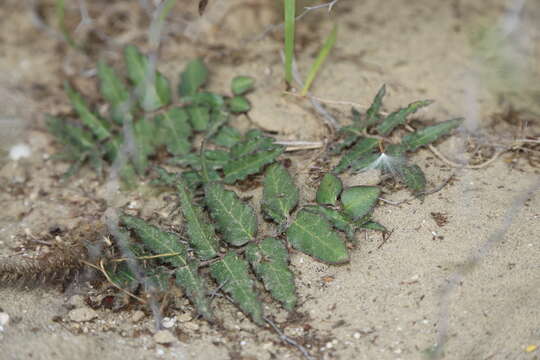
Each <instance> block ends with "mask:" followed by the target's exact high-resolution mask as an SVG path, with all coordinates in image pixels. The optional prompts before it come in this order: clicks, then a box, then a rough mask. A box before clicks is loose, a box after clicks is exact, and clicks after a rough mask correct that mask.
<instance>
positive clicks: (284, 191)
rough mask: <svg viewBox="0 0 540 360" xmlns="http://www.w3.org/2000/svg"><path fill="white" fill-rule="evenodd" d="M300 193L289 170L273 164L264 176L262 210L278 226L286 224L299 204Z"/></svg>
mask: <svg viewBox="0 0 540 360" xmlns="http://www.w3.org/2000/svg"><path fill="white" fill-rule="evenodd" d="M298 199H299V192H298V188H297V187H296V185H295V184H294V179H293V178H292V177H291V175H290V174H289V172H288V171H287V169H285V168H284V167H283V165H281V164H272V165H270V166H269V167H268V169H266V173H265V175H264V188H263V199H262V209H263V211H264V212H265V213H266V214H267V215H268V216H270V217H271V218H272V219H274V221H275V222H277V223H278V224H282V223H283V222H285V221H286V220H287V219H288V217H289V214H290V212H291V211H292V210H293V209H294V208H295V207H296V205H297V204H298Z"/></svg>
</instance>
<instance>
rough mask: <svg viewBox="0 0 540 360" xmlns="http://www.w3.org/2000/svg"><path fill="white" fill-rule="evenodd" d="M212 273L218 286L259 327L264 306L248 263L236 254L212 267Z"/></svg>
mask: <svg viewBox="0 0 540 360" xmlns="http://www.w3.org/2000/svg"><path fill="white" fill-rule="evenodd" d="M210 273H211V274H212V277H213V278H214V279H216V281H217V283H218V285H219V286H220V287H222V289H223V290H224V291H225V292H227V293H228V294H230V295H231V297H232V299H233V300H234V301H235V303H236V304H237V305H238V306H239V307H240V309H241V310H242V311H243V312H244V313H245V314H247V315H249V316H250V317H251V319H253V321H254V322H255V323H257V324H259V325H262V324H263V323H264V322H263V310H262V304H261V302H260V301H259V299H258V298H257V293H256V292H255V290H254V289H253V281H252V280H251V277H250V275H249V272H248V267H247V263H246V261H245V260H242V259H240V258H239V257H238V256H236V254H234V253H232V252H231V253H228V254H227V255H226V256H225V257H224V258H223V259H221V260H219V261H217V262H215V263H213V264H212V265H210Z"/></svg>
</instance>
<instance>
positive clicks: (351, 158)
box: [332, 85, 463, 196]
mask: <svg viewBox="0 0 540 360" xmlns="http://www.w3.org/2000/svg"><path fill="white" fill-rule="evenodd" d="M385 94H386V87H385V86H384V85H383V86H382V87H381V89H380V90H379V91H378V93H377V95H376V96H375V98H374V100H373V103H372V104H371V106H370V107H369V109H368V110H367V111H366V113H365V114H360V113H359V112H358V111H357V110H356V109H354V108H353V109H352V115H353V123H352V125H349V126H344V127H342V128H341V129H340V130H339V132H340V133H341V135H342V138H343V139H342V140H341V141H340V142H338V143H336V144H335V145H334V146H333V150H332V152H333V153H334V154H340V155H341V159H340V160H339V162H338V164H337V165H336V166H335V167H334V169H333V170H332V172H333V173H334V174H340V173H343V172H345V171H347V170H349V171H352V172H353V173H359V172H362V171H365V170H368V169H379V170H381V171H382V173H383V174H388V175H390V176H392V177H393V178H395V179H398V180H401V181H403V182H404V184H405V185H406V186H407V187H408V188H409V189H410V190H412V192H413V193H414V194H415V195H417V196H421V195H423V193H424V192H425V187H426V179H425V175H424V172H423V171H422V169H420V167H419V166H417V165H414V164H410V162H409V160H408V158H407V156H408V154H410V153H411V152H414V151H416V150H418V149H419V148H420V147H422V146H426V145H428V144H431V143H433V142H435V141H437V140H438V139H439V138H440V137H442V136H444V135H447V134H449V133H450V132H451V131H452V130H454V129H456V128H457V127H459V126H460V125H461V123H462V122H463V119H462V118H457V119H451V120H447V121H444V122H442V123H439V124H436V125H432V126H427V127H425V128H423V129H419V130H415V131H413V132H412V133H409V134H407V135H404V136H403V137H401V139H400V140H399V141H396V140H394V139H395V137H394V139H393V138H392V137H391V135H393V134H394V132H397V131H396V130H398V128H400V127H403V126H405V127H408V125H407V118H408V117H409V116H410V115H412V114H414V113H415V112H416V111H418V110H419V109H421V108H423V107H425V106H428V105H429V104H431V103H432V101H430V100H422V101H415V102H413V103H411V104H409V105H408V106H407V107H404V108H401V109H398V110H396V111H394V112H392V113H390V114H388V115H382V114H381V106H382V101H383V98H384V96H385ZM409 128H410V127H409Z"/></svg>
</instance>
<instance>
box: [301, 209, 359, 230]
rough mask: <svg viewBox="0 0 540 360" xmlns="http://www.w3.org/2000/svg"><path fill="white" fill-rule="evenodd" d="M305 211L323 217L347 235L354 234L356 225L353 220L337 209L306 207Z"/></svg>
mask: <svg viewBox="0 0 540 360" xmlns="http://www.w3.org/2000/svg"><path fill="white" fill-rule="evenodd" d="M304 209H306V210H308V211H311V212H315V213H319V214H321V215H323V216H324V218H325V219H326V220H328V221H329V222H330V224H332V226H333V227H335V228H336V229H338V230H341V231H344V232H346V233H347V234H349V233H351V232H354V223H353V222H352V221H351V219H349V218H348V217H347V216H345V215H344V214H343V213H342V212H340V211H338V210H336V209H332V208H328V207H325V206H321V205H311V206H306V207H305V208H304Z"/></svg>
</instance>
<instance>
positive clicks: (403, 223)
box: [0, 0, 540, 360]
mask: <svg viewBox="0 0 540 360" xmlns="http://www.w3.org/2000/svg"><path fill="white" fill-rule="evenodd" d="M20 3H21V2H20V1H14V0H4V2H3V4H2V5H1V6H0V17H1V18H2V19H3V21H2V24H0V29H1V31H0V34H1V35H0V44H1V47H0V69H2V73H4V75H3V76H5V78H4V79H3V82H4V83H3V84H2V85H3V87H4V88H7V89H8V91H9V92H10V93H15V91H19V92H20V93H21V94H23V95H24V96H25V97H26V98H27V99H29V100H28V103H27V105H26V106H28V107H29V106H30V104H31V105H32V109H33V111H31V112H30V114H25V115H24V118H25V119H26V121H27V122H28V126H29V130H27V131H26V132H24V134H23V135H22V136H21V137H20V140H21V141H25V142H26V143H27V144H29V145H30V147H31V149H32V156H31V157H30V158H29V159H26V160H23V161H19V162H14V161H10V160H8V159H6V158H4V159H3V160H2V162H1V165H2V168H1V169H0V177H1V180H0V203H1V204H2V211H1V212H0V261H2V258H3V257H4V258H5V257H7V256H14V253H17V252H19V253H21V252H24V249H14V248H15V247H16V246H17V245H18V244H20V239H22V238H28V237H29V236H31V235H33V236H35V238H37V239H39V237H40V235H41V234H44V233H46V232H48V231H49V229H50V227H51V226H60V227H62V228H64V229H72V228H74V227H77V226H79V225H80V224H81V223H84V222H86V221H87V220H88V219H89V217H92V216H94V217H96V218H97V217H99V216H100V214H101V213H102V211H103V210H104V201H102V199H100V197H101V196H102V194H103V193H104V190H103V188H102V185H100V183H99V182H98V181H97V178H96V176H95V174H92V172H91V171H89V170H84V171H82V172H81V173H79V174H78V175H77V176H76V177H75V178H73V179H72V181H70V182H69V183H68V184H66V185H61V184H59V183H58V178H59V175H61V174H62V173H63V172H64V171H65V169H66V164H62V163H58V162H55V161H53V160H52V159H51V158H50V156H51V155H52V154H53V153H54V151H55V148H54V146H53V145H52V139H51V137H50V136H49V135H48V134H47V133H46V132H44V130H43V113H44V112H54V111H56V112H59V111H61V110H62V109H66V108H67V102H66V99H65V97H64V95H63V94H62V91H61V84H62V81H63V79H65V74H66V73H68V75H70V76H72V79H73V80H74V81H77V82H78V83H77V84H78V85H79V86H80V87H81V88H83V89H85V88H86V89H89V92H92V91H93V85H92V84H93V81H94V80H93V79H84V78H82V80H81V76H74V75H77V74H79V73H80V72H81V70H82V69H89V68H91V67H92V66H93V61H94V59H85V58H84V57H81V56H76V55H74V54H72V52H67V54H68V55H66V48H65V46H64V45H61V42H59V41H57V40H55V39H54V38H52V37H48V36H47V35H45V34H44V33H43V32H42V31H41V32H40V31H38V30H36V29H35V27H34V26H33V25H32V23H31V18H30V16H29V13H28V12H27V11H26V8H25V6H23V5H21V4H20ZM117 3H119V4H120V3H124V2H122V1H118V2H117ZM403 4H404V2H402V1H397V0H393V1H385V2H379V1H376V0H366V1H362V2H358V4H357V2H355V1H346V0H342V1H341V2H339V3H338V4H337V5H336V6H335V7H334V10H333V13H332V14H331V15H330V17H328V16H327V14H326V13H325V11H324V10H323V11H320V12H318V13H314V14H310V16H308V17H306V18H305V19H304V20H303V21H302V22H301V23H300V25H299V37H300V39H301V41H300V42H301V45H300V46H299V49H298V51H297V57H298V61H299V66H300V70H301V71H302V72H304V73H305V72H306V70H307V68H308V66H309V64H310V63H311V61H312V59H313V56H314V54H315V52H316V49H317V47H318V46H319V44H320V43H321V42H322V39H323V38H324V35H325V34H326V33H327V32H328V30H329V29H330V28H331V26H332V21H337V22H338V23H339V24H340V33H339V38H338V43H337V46H336V48H335V50H334V51H333V52H332V55H331V58H330V60H329V61H330V64H329V65H327V66H326V67H325V68H324V71H323V72H322V73H321V75H320V77H319V78H318V79H317V80H316V82H315V85H314V88H313V93H314V94H316V95H317V96H319V97H321V98H325V99H332V100H342V101H354V102H358V103H361V104H365V105H369V101H370V99H371V98H372V96H373V95H374V93H375V92H376V91H377V89H378V88H379V86H380V85H381V84H382V83H386V84H387V85H388V88H389V94H388V95H387V100H386V102H385V109H387V110H388V109H390V110H391V109H394V108H395V107H396V106H402V105H405V104H407V103H409V102H411V101H413V100H417V99H420V98H426V97H427V98H431V99H434V100H436V104H435V105H433V106H431V107H429V108H428V110H426V111H423V112H422V113H421V114H420V116H419V117H420V118H421V119H426V120H431V119H437V120H439V121H440V120H446V119H448V118H450V117H457V116H461V115H467V117H468V126H469V128H470V129H476V132H477V133H483V132H486V133H489V134H491V136H494V135H496V136H498V139H499V140H497V141H501V143H503V142H506V143H508V142H509V141H511V139H512V136H513V135H514V134H513V133H511V131H514V130H515V129H512V128H510V127H502V129H503V130H500V131H505V132H504V133H503V132H500V131H499V132H498V133H497V132H495V134H494V130H495V131H498V127H496V126H495V125H494V124H493V123H492V122H491V120H490V119H491V118H492V115H493V114H494V113H499V112H501V111H503V110H504V108H503V107H502V106H501V104H500V102H499V95H500V93H501V87H500V85H497V84H496V83H495V84H493V83H489V86H487V85H486V84H487V82H485V81H484V80H485V79H486V77H487V78H491V77H493V74H490V73H489V72H481V73H482V74H483V75H480V76H479V77H478V78H477V79H478V81H473V82H472V83H471V81H469V80H467V79H470V76H467V75H468V74H469V75H470V73H471V72H472V71H474V69H476V68H477V67H478V65H477V64H476V63H475V62H474V61H473V55H474V52H473V51H472V50H471V47H470V46H469V41H468V38H469V34H470V33H471V31H472V30H471V29H474V28H475V26H479V24H481V23H483V22H485V21H487V20H490V19H491V20H492V21H493V20H496V19H499V18H500V16H501V15H502V14H503V12H504V10H505V7H504V6H503V5H504V2H503V1H491V2H489V4H487V2H486V4H484V3H482V4H481V3H480V2H477V1H458V0H456V1H433V0H421V1H415V2H409V3H408V5H407V7H405V6H404V5H403ZM119 6H120V5H119ZM132 6H135V5H132ZM212 6H215V7H216V8H217V7H219V6H222V7H223V9H224V10H223V11H224V12H223V11H222V10H220V11H221V12H220V11H217V10H216V8H214V9H212ZM525 6H526V11H525V12H524V17H523V24H524V25H525V26H526V29H525V30H524V32H523V33H524V34H526V35H527V36H528V38H529V41H530V43H532V44H535V45H536V48H534V47H532V48H529V49H527V48H525V49H524V50H523V49H522V50H523V51H522V52H520V54H521V55H522V56H523V58H525V59H536V62H535V63H534V64H533V66H532V67H531V69H529V70H527V71H529V73H527V78H530V79H535V80H536V83H537V84H538V83H540V82H538V80H540V77H539V73H538V71H539V70H540V66H539V65H540V64H539V62H538V58H539V57H538V54H539V53H540V48H539V47H538V44H540V30H539V28H538V25H537V24H535V22H534V21H535V19H538V16H539V15H540V6H538V4H537V3H536V2H535V1H533V0H530V1H528V2H527V4H526V5H525ZM193 7H194V6H193V4H192V5H190V8H189V10H193V9H192V8H193ZM216 14H218V15H219V14H221V16H217V15H216ZM208 16H209V18H210V19H212V21H213V22H215V24H214V25H212V24H210V25H209V24H204V23H201V24H198V25H197V27H195V26H194V25H193V23H191V24H192V26H191V28H190V29H191V30H190V31H191V32H190V35H191V36H192V37H193V39H194V40H193V41H195V42H192V41H189V40H187V39H186V38H182V37H178V36H176V37H172V38H169V39H167V40H165V41H164V44H163V46H164V49H163V52H162V55H161V64H162V65H163V71H164V72H166V73H167V74H169V75H171V78H176V77H177V74H178V72H179V70H180V69H181V68H182V67H183V65H184V64H185V63H186V62H187V61H188V60H189V59H191V58H193V57H195V56H204V57H206V59H207V60H208V62H209V64H210V66H211V69H212V71H213V77H212V82H211V84H210V88H211V89H212V90H216V91H226V89H227V84H228V83H229V81H230V79H231V78H232V77H233V76H234V75H239V74H246V75H251V76H254V77H255V78H256V79H257V83H258V88H257V91H256V92H255V93H253V94H252V95H250V100H251V101H252V103H253V111H252V112H251V117H252V119H253V121H254V123H255V124H257V125H258V126H261V127H263V128H265V129H271V130H275V131H278V132H279V134H278V137H279V138H281V139H289V140H291V139H299V140H324V139H325V136H327V130H326V128H325V127H324V126H323V125H322V120H321V119H320V118H319V117H318V116H317V115H316V114H315V113H314V112H313V110H312V108H311V107H310V106H309V105H308V104H307V103H305V102H302V101H299V100H298V99H295V98H291V97H285V96H283V95H282V94H281V91H282V90H283V85H282V80H281V62H280V59H279V48H280V43H279V42H278V41H276V40H275V39H272V37H269V38H267V39H265V40H262V41H259V42H252V43H249V44H248V45H247V46H245V47H241V46H242V44H244V45H245V43H246V42H245V40H244V39H246V38H249V37H250V36H254V35H256V34H258V33H260V32H261V31H262V29H263V28H264V25H266V24H269V23H271V22H272V21H276V18H275V13H274V11H273V10H272V7H271V6H269V5H268V4H266V5H265V3H264V2H263V1H249V2H248V1H244V2H242V1H234V2H233V1H231V2H230V3H229V4H227V5H224V4H223V2H219V1H216V2H215V3H214V4H213V2H212V1H210V5H209V8H208ZM211 16H214V17H211ZM135 39H136V40H140V39H138V38H137V37H136V36H135ZM484 70H485V69H484ZM70 71H71V72H72V73H69V72H70ZM534 71H536V72H534ZM486 73H487V74H488V75H486ZM471 88H472V89H473V90H474V91H473V92H474V94H473V95H476V97H477V102H472V103H471V101H468V100H467V99H470V98H471ZM535 91H536V92H535ZM537 91H538V87H537V88H536V89H534V88H531V85H530V83H529V82H524V83H521V88H520V91H519V95H518V96H517V97H516V96H514V97H510V99H511V100H512V101H513V103H514V104H515V105H516V106H519V107H522V108H525V109H527V110H532V111H535V109H538V107H539V106H538V103H540V102H538V101H537V99H536V100H535V96H538V92H537ZM0 103H1V104H2V106H1V107H2V108H0V112H2V111H6V110H5V109H9V108H10V107H12V106H13V103H12V102H10V101H5V99H0ZM26 106H23V107H26ZM10 111H11V110H10ZM329 111H330V112H331V113H332V114H333V115H334V116H336V117H337V118H339V119H346V118H348V115H349V106H342V105H329ZM9 114H11V112H9ZM530 118H531V119H532V120H533V121H536V122H529V124H528V126H529V128H528V131H529V133H528V135H530V136H532V135H535V136H538V134H539V129H540V122H539V120H538V117H534V116H532V117H530ZM20 128H22V126H20V127H19V126H16V129H15V130H14V131H20V130H19V129H20ZM1 131H2V134H0V136H1V142H2V144H7V141H8V140H9V144H10V145H11V144H12V143H14V141H13V139H12V135H9V136H6V134H7V133H6V132H5V130H4V128H3V129H2V130H1ZM11 134H13V133H11ZM485 139H487V140H485V141H492V142H493V141H494V140H493V139H494V137H491V138H485ZM490 139H491V140H490ZM501 139H502V140H501ZM5 146H7V145H5ZM3 147H4V146H3ZM440 148H441V149H442V150H443V151H444V152H445V153H447V154H449V156H451V157H453V158H459V157H460V156H462V155H463V152H464V147H463V144H462V141H461V138H460V137H455V138H451V139H448V140H447V141H445V142H444V144H442V145H441V146H440ZM317 156H318V155H317V153H316V152H304V153H301V154H299V155H295V156H291V159H292V160H293V169H296V170H298V171H300V172H302V171H304V170H303V169H305V168H306V167H307V166H308V165H309V164H311V162H312V161H314V160H315V159H316V158H317ZM414 160H415V161H416V162H417V163H418V164H419V165H421V167H422V168H424V169H425V170H426V175H427V178H428V180H429V183H430V186H432V187H435V186H437V185H438V184H441V183H442V182H443V181H444V180H445V179H447V178H448V176H449V175H450V174H452V173H453V172H455V181H452V182H451V183H450V184H448V185H447V186H446V187H444V188H443V189H442V190H441V191H440V192H438V193H436V194H433V195H430V196H428V197H426V199H425V200H424V201H419V200H412V201H409V202H407V203H403V204H401V205H399V206H393V205H390V204H382V205H381V206H380V207H378V208H377V210H376V212H375V219H377V220H378V221H380V222H381V223H383V224H384V225H385V226H387V227H388V228H389V229H391V230H392V231H393V232H392V235H391V236H390V237H389V238H388V239H383V238H382V237H381V235H380V234H377V233H367V235H365V234H363V233H362V234H358V236H359V239H358V240H359V246H358V247H357V248H356V249H355V250H353V251H352V253H351V262H350V263H349V264H347V265H343V266H339V267H337V266H328V265H324V264H321V263H319V262H316V261H314V260H312V259H311V258H309V257H307V256H304V255H301V254H298V253H294V254H293V255H292V263H293V265H294V268H295V272H296V274H297V287H298V295H299V298H300V306H299V309H298V310H299V312H300V313H303V314H304V315H303V316H302V317H300V318H298V319H297V320H290V321H285V317H284V314H282V313H279V314H278V317H277V321H278V324H279V325H280V326H281V327H283V328H285V332H286V334H288V335H289V336H292V337H293V338H297V339H299V341H301V342H304V343H305V345H306V346H307V347H308V348H309V350H310V352H311V353H312V355H313V356H314V357H315V358H321V359H421V358H423V356H424V354H425V350H426V349H429V348H432V347H433V346H434V345H435V344H436V343H437V342H438V341H440V339H441V338H440V336H441V334H442V335H446V337H445V340H446V341H445V345H444V348H443V349H442V350H443V358H444V359H471V360H472V359H531V360H532V359H538V358H539V357H540V350H534V349H535V348H534V346H538V347H540V307H539V306H538V299H539V298H540V261H539V258H540V242H539V241H538V239H539V235H540V231H539V230H540V225H539V224H540V197H539V196H538V190H539V188H538V183H539V176H538V173H539V170H538V168H533V167H531V166H530V165H529V164H528V163H527V162H526V161H525V160H524V159H523V158H518V159H516V160H515V161H510V160H512V159H511V156H510V155H504V156H502V157H501V158H500V159H498V160H497V161H495V162H494V163H493V164H492V165H490V166H488V167H486V168H483V169H480V170H467V169H452V168H450V167H448V166H446V165H445V164H444V163H443V162H441V161H440V160H438V159H437V158H435V157H434V156H433V155H432V154H431V153H430V152H429V151H427V150H423V151H420V152H419V153H418V154H417V155H416V156H415V157H414ZM304 173H305V171H304ZM304 175H305V174H304ZM301 178H302V177H301ZM304 178H306V177H305V176H304V177H303V178H302V179H304ZM306 181H307V180H306ZM370 181H372V179H370V178H369V177H365V176H362V175H359V176H356V177H350V178H348V179H347V183H348V184H363V183H366V182H370ZM300 185H301V187H302V189H303V190H304V191H305V193H306V194H308V195H306V196H309V194H311V193H312V191H311V190H310V189H309V185H307V184H305V183H301V184H300ZM527 194H528V195H527ZM386 196H387V198H389V199H392V200H395V201H398V200H401V199H405V198H408V196H409V194H408V193H407V192H406V191H403V190H402V191H398V192H395V193H392V194H388V195H386ZM107 200H109V205H110V204H111V201H110V199H107ZM132 200H136V201H137V202H138V205H137V206H139V207H145V206H146V207H145V210H143V214H144V213H148V214H151V213H152V211H154V210H155V209H159V211H163V212H165V213H166V211H165V210H163V209H162V208H160V206H162V205H163V203H162V200H163V197H160V198H159V199H158V200H155V201H154V200H151V199H148V197H145V193H144V192H143V191H142V190H141V191H140V192H136V193H130V194H125V195H121V196H120V197H119V198H117V199H115V201H114V202H113V203H115V204H117V205H125V204H126V203H128V202H130V201H132ZM436 220H438V222H439V223H437V221H436ZM445 220H446V221H445ZM476 254H480V258H479V259H480V260H479V261H478V262H475V263H474V266H468V267H467V269H468V270H467V271H462V270H461V269H463V266H462V265H463V264H467V261H468V259H470V258H471V256H475V255H476ZM469 265H470V264H469ZM77 291H83V290H77V289H75V290H73V289H71V290H70V291H68V292H67V293H61V292H60V291H59V290H58V289H39V288H38V289H32V290H26V291H21V290H15V289H0V308H1V310H2V311H4V312H5V313H7V314H9V316H10V322H9V323H8V324H7V325H5V326H4V329H3V331H0V359H1V360H4V359H5V360H8V359H9V360H12V359H74V358H76V359H101V360H106V359H118V358H129V359H203V360H204V359H212V360H219V359H298V358H301V355H300V353H299V352H298V351H296V350H295V349H293V348H291V347H288V346H285V345H283V344H282V343H281V342H280V341H279V339H278V338H277V336H276V335H275V334H274V333H272V332H271V331H268V330H261V329H259V328H257V327H256V326H254V325H253V324H251V323H250V322H249V321H248V320H247V319H246V318H245V317H244V316H243V315H241V314H239V313H238V311H237V310H236V309H235V308H234V307H232V306H231V305H228V304H226V303H224V302H218V305H219V308H220V309H221V310H220V311H219V313H220V314H222V313H223V315H221V316H222V317H223V319H224V325H223V326H224V329H218V328H216V327H211V326H209V325H208V324H206V323H204V322H202V321H199V320H193V319H191V315H190V314H191V308H190V306H189V304H188V303H187V301H184V302H182V301H180V303H179V304H178V306H177V307H178V308H179V309H180V310H175V311H174V313H173V314H172V315H173V316H176V323H175V325H174V326H173V328H172V333H173V334H175V336H176V337H177V340H176V341H175V342H174V343H173V344H172V345H170V346H163V345H159V344H156V341H154V339H153V337H152V336H153V333H154V324H153V320H152V318H151V316H145V317H144V318H142V319H141V320H137V319H134V318H133V317H134V316H137V315H136V313H135V312H134V311H122V312H119V313H113V312H111V311H109V310H104V309H99V310H97V319H94V320H92V321H91V322H88V323H84V322H76V321H75V322H74V321H70V316H69V311H70V309H72V308H77V307H81V306H85V305H84V304H82V301H83V300H81V299H83V296H84V295H85V293H84V292H82V293H81V296H79V297H78V296H75V297H74V296H73V295H74V293H75V292H77ZM441 329H442V330H441ZM445 329H446V330H445Z"/></svg>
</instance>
